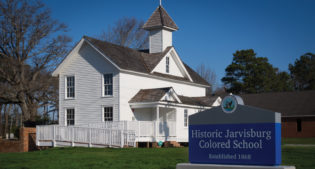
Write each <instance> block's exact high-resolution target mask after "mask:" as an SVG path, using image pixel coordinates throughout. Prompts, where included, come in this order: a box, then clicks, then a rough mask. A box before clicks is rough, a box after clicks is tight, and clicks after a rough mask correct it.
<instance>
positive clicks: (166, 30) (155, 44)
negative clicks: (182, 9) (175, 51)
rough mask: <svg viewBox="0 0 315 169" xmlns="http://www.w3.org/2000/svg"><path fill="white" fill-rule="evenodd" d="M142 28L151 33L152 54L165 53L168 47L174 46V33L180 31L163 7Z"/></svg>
mask: <svg viewBox="0 0 315 169" xmlns="http://www.w3.org/2000/svg"><path fill="white" fill-rule="evenodd" d="M142 28H143V29H145V30H147V31H149V52H150V53H159V52H163V51H164V50H165V49H166V48H167V47H168V46H172V33H173V31H177V30H178V27H177V25H176V24H175V22H174V21H173V20H172V18H171V17H170V16H169V15H168V13H167V12H166V10H165V9H164V8H163V7H162V5H159V6H158V7H157V8H156V10H155V11H154V12H153V14H152V15H151V17H150V18H149V19H148V20H147V22H146V23H145V24H144V25H143V27H142Z"/></svg>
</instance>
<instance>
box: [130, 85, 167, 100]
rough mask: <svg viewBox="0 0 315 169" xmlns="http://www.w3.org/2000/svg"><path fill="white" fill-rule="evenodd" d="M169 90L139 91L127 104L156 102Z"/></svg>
mask: <svg viewBox="0 0 315 169" xmlns="http://www.w3.org/2000/svg"><path fill="white" fill-rule="evenodd" d="M170 89H171V87H165V88H155V89H141V90H140V91H139V92H138V93H137V94H136V95H135V96H133V97H132V98H131V99H130V100H129V103H137V102H157V101H160V100H161V98H162V97H163V96H164V95H165V94H166V93H167V92H168V91H169V90H170Z"/></svg>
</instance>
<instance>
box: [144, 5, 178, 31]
mask: <svg viewBox="0 0 315 169" xmlns="http://www.w3.org/2000/svg"><path fill="white" fill-rule="evenodd" d="M161 27H167V28H171V29H173V30H178V27H177V25H176V24H175V22H174V21H173V20H172V18H171V17H170V16H169V15H168V13H167V12H166V10H165V9H164V8H163V7H162V6H159V7H157V8H156V10H155V11H154V12H153V14H152V15H151V16H150V18H149V19H148V20H147V22H146V23H145V24H144V25H143V27H142V28H143V29H147V30H150V29H155V28H161Z"/></svg>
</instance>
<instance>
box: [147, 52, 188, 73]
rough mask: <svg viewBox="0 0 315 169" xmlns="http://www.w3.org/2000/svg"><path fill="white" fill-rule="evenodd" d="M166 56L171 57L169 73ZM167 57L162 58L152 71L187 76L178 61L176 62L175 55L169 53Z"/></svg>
mask: <svg viewBox="0 0 315 169" xmlns="http://www.w3.org/2000/svg"><path fill="white" fill-rule="evenodd" d="M166 57H168V58H169V73H167V72H166ZM166 57H164V58H162V60H161V61H160V62H159V64H158V65H156V67H155V68H154V69H153V71H152V72H159V73H163V74H169V75H173V76H178V77H185V76H184V75H183V73H182V72H181V71H180V69H179V65H178V63H176V62H175V60H174V57H173V56H172V55H171V54H170V53H169V54H168V55H166Z"/></svg>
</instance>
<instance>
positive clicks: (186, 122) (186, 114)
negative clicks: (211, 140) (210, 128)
mask: <svg viewBox="0 0 315 169" xmlns="http://www.w3.org/2000/svg"><path fill="white" fill-rule="evenodd" d="M187 126H188V110H187V109H185V110H184V127H187Z"/></svg>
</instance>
